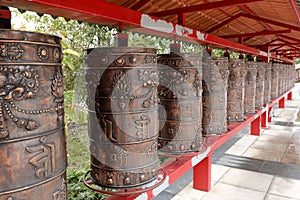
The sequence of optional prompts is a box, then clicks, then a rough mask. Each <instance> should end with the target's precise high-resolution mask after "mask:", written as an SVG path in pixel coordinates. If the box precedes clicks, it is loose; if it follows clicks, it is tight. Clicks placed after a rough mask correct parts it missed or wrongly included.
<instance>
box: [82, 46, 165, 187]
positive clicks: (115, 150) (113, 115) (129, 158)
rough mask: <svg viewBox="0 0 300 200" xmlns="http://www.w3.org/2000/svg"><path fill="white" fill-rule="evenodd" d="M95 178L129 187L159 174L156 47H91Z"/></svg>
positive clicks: (89, 78) (89, 81)
mask: <svg viewBox="0 0 300 200" xmlns="http://www.w3.org/2000/svg"><path fill="white" fill-rule="evenodd" d="M86 63H87V69H86V82H87V89H88V107H89V131H88V132H89V137H90V143H91V146H90V151H91V177H92V180H93V182H94V183H95V184H97V185H100V186H105V187H110V188H129V187H135V186H139V185H142V184H145V183H148V182H150V181H152V180H154V179H155V178H156V177H157V175H158V169H159V167H160V166H159V161H158V154H157V137H158V131H159V130H158V128H159V125H158V97H157V85H158V80H159V79H158V71H157V56H156V50H155V49H150V48H134V47H112V48H96V49H90V50H88V54H87V60H86Z"/></svg>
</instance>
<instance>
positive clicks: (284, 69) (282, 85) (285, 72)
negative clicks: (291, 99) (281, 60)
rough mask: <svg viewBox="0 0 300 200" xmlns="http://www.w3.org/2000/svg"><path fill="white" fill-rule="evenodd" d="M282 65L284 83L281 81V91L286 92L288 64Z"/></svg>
mask: <svg viewBox="0 0 300 200" xmlns="http://www.w3.org/2000/svg"><path fill="white" fill-rule="evenodd" d="M281 67H282V83H281V88H282V90H281V93H282V94H283V93H285V92H286V82H287V76H288V74H287V71H286V70H287V68H286V64H281Z"/></svg>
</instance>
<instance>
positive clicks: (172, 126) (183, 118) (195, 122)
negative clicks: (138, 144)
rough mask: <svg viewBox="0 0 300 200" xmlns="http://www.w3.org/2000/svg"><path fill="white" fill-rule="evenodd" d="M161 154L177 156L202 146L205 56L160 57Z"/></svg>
mask: <svg viewBox="0 0 300 200" xmlns="http://www.w3.org/2000/svg"><path fill="white" fill-rule="evenodd" d="M158 63H159V64H160V65H159V71H160V72H159V86H158V96H159V98H160V102H161V105H162V108H161V109H160V113H159V121H160V127H161V130H160V132H159V140H158V141H159V149H160V151H164V152H168V153H172V154H177V153H185V152H189V151H195V150H197V149H199V148H200V147H201V146H202V145H201V144H202V143H201V142H202V141H201V138H202V132H201V125H202V103H201V102H202V99H201V94H202V66H201V64H202V57H201V55H200V54H174V53H171V54H163V55H159V56H158Z"/></svg>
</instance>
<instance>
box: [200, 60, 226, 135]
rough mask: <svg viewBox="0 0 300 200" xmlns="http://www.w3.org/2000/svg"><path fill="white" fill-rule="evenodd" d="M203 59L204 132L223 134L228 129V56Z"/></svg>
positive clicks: (205, 133) (206, 133)
mask: <svg viewBox="0 0 300 200" xmlns="http://www.w3.org/2000/svg"><path fill="white" fill-rule="evenodd" d="M202 61H203V64H202V68H203V80H202V88H203V92H202V106H203V116H202V127H203V132H202V133H203V134H204V135H210V134H222V133H224V132H226V131H227V81H228V75H229V70H228V58H227V57H214V58H210V57H204V58H203V60H202Z"/></svg>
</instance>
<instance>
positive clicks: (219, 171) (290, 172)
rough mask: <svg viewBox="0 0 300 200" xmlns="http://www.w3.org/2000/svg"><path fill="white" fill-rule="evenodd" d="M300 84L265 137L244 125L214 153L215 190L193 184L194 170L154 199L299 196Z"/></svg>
mask: <svg viewBox="0 0 300 200" xmlns="http://www.w3.org/2000/svg"><path fill="white" fill-rule="evenodd" d="M299 91H300V85H299V84H297V85H296V87H295V88H294V91H293V100H292V101H286V104H285V105H286V107H285V108H284V109H279V108H275V109H274V112H273V113H272V114H273V119H272V123H269V127H268V129H265V130H263V131H262V134H261V136H259V137H257V136H252V135H249V127H246V128H244V129H243V130H242V131H241V132H240V133H238V134H237V135H235V136H234V137H233V138H232V139H231V140H229V141H228V142H227V143H225V144H224V145H223V146H222V147H220V148H219V149H218V150H217V151H216V152H215V153H214V154H213V163H214V164H213V166H212V189H211V191H210V192H202V191H198V190H195V189H193V188H192V182H191V181H192V171H189V172H188V173H187V174H185V175H184V176H183V177H181V178H180V179H179V180H178V181H176V182H175V183H174V184H172V185H171V186H170V187H169V188H167V189H166V190H165V191H164V192H162V193H161V194H159V195H158V196H157V197H156V198H155V200H167V199H172V200H179V199H180V200H181V199H183V200H200V199H201V200H288V199H289V200H300V120H299V122H298V123H297V122H296V120H297V114H298V112H299V107H300V93H299ZM299 118H300V115H299Z"/></svg>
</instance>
